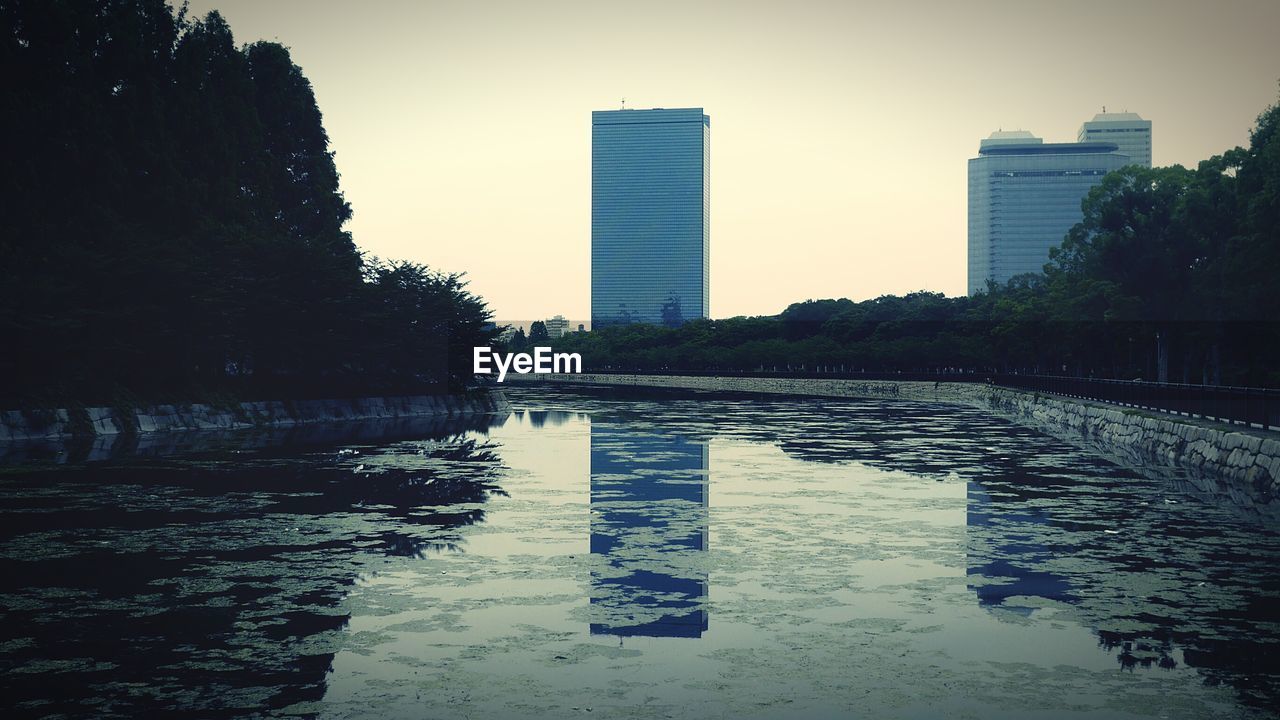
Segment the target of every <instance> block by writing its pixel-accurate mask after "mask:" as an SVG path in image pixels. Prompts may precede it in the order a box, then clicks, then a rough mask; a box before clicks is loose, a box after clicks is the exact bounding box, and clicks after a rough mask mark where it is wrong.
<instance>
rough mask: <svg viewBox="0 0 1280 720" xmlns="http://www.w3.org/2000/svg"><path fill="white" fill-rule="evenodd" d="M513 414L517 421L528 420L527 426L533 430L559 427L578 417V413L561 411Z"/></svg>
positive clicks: (519, 411) (524, 411)
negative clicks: (548, 426) (533, 428)
mask: <svg viewBox="0 0 1280 720" xmlns="http://www.w3.org/2000/svg"><path fill="white" fill-rule="evenodd" d="M513 414H514V415H515V416H516V418H517V419H521V418H526V417H527V418H529V424H530V425H532V426H533V427H535V428H540V427H544V426H546V425H551V426H553V427H556V426H560V425H563V424H565V423H566V422H568V421H570V420H572V419H574V418H576V417H577V416H578V413H572V412H565V411H563V410H516V411H515V412H514V413H513Z"/></svg>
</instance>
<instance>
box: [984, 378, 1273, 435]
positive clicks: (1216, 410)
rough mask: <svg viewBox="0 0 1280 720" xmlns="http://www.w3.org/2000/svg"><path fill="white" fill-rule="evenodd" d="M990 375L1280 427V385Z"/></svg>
mask: <svg viewBox="0 0 1280 720" xmlns="http://www.w3.org/2000/svg"><path fill="white" fill-rule="evenodd" d="M991 380H992V382H993V383H995V384H996V385H1000V386H1003V387H1012V388H1019V389H1022V390H1034V391H1037V392H1046V393H1052V394H1054V395H1063V396H1066V397H1073V398H1080V399H1082V400H1097V401H1100V402H1107V403H1114V404H1117V405H1127V406H1129V407H1134V408H1144V409H1147V410H1159V411H1162V412H1170V413H1177V414H1180V415H1186V416H1188V417H1202V418H1207V419H1212V420H1218V421H1220V422H1227V423H1241V424H1244V425H1256V426H1259V427H1261V428H1262V429H1263V430H1267V429H1269V428H1276V427H1280V390H1267V389H1263V388H1245V387H1230V386H1220V385H1181V384H1178V383H1158V382H1145V381H1142V380H1094V379H1090V378H1073V377H1059V376H1056V375H996V376H994V377H992V378H991Z"/></svg>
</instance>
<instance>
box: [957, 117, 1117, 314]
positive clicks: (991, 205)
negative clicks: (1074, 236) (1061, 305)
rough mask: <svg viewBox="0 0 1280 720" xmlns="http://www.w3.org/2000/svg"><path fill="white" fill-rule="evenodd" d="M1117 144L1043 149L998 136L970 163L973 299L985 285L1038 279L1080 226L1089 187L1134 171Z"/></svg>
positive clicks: (1017, 137) (1028, 139) (1023, 135)
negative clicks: (1026, 277) (1124, 169)
mask: <svg viewBox="0 0 1280 720" xmlns="http://www.w3.org/2000/svg"><path fill="white" fill-rule="evenodd" d="M1117 149H1118V148H1117V146H1116V144H1115V143H1102V142H1086V143H1046V142H1044V141H1042V140H1041V139H1040V138H1038V137H1035V136H1033V135H1032V134H1031V133H1028V132H1024V131H1017V132H996V133H992V134H991V137H989V138H987V139H986V140H983V141H982V143H981V144H980V146H979V148H978V157H976V158H972V159H970V160H969V294H970V295H973V294H974V293H977V292H982V291H984V290H986V288H987V281H988V280H994V281H996V282H997V283H1004V282H1007V281H1008V280H1009V278H1011V277H1013V276H1014V275H1021V274H1023V273H1038V272H1042V271H1043V270H1044V265H1045V263H1047V262H1048V261H1049V248H1052V247H1054V246H1056V245H1059V244H1061V243H1062V240H1063V238H1064V237H1066V234H1067V231H1068V230H1070V229H1071V226H1073V225H1075V224H1076V223H1078V222H1080V220H1081V219H1082V218H1083V213H1082V211H1081V208H1080V203H1081V201H1082V200H1083V199H1084V197H1085V195H1087V194H1088V193H1089V188H1092V187H1093V186H1094V185H1097V184H1098V183H1100V182H1102V178H1103V177H1104V176H1105V175H1106V174H1107V173H1109V172H1111V171H1112V170H1116V169H1118V168H1121V167H1123V166H1125V165H1128V164H1130V159H1129V157H1128V156H1127V155H1121V154H1120V153H1119V152H1117Z"/></svg>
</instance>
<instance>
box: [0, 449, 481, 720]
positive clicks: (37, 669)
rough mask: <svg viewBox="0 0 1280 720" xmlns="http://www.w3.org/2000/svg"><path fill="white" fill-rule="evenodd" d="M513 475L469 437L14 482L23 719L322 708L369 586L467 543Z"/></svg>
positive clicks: (3, 609) (11, 523)
mask: <svg viewBox="0 0 1280 720" xmlns="http://www.w3.org/2000/svg"><path fill="white" fill-rule="evenodd" d="M500 473H501V460H500V458H499V457H498V455H497V452H496V450H495V448H494V447H493V446H492V445H489V444H486V443H482V442H478V441H476V440H475V439H472V438H469V437H461V436H454V437H451V438H443V439H440V440H436V441H411V442H402V443H398V444H393V445H389V446H383V447H376V446H365V447H360V448H358V449H349V450H346V451H343V452H342V453H340V454H336V455H335V453H334V452H333V451H327V452H323V453H321V452H313V453H311V454H306V455H300V456H299V455H296V454H295V455H292V456H290V455H287V454H284V455H282V454H278V453H271V452H264V453H247V454H241V455H234V456H221V457H213V456H204V457H200V458H195V459H187V460H182V461H174V460H170V461H154V460H150V461H146V462H137V461H135V462H133V463H132V464H130V465H114V464H112V465H93V466H88V467H86V468H83V469H79V470H77V471H74V472H67V471H49V470H45V471H39V472H32V473H23V474H9V475H6V476H4V477H3V478H2V479H0V488H2V489H3V492H0V549H2V550H3V553H2V554H0V598H3V602H2V603H0V621H2V622H3V627H4V630H0V647H3V648H4V654H3V659H2V660H0V671H3V672H2V675H3V678H4V679H3V680H0V692H3V693H4V695H5V704H6V705H7V706H9V707H10V708H14V709H15V712H12V713H10V714H9V715H8V716H9V717H15V716H24V715H38V716H44V715H56V714H67V715H81V716H84V715H88V716H103V715H117V716H141V715H145V714H157V713H156V710H157V709H163V710H162V711H161V712H159V713H158V714H160V715H164V716H171V715H192V716H199V717H219V716H222V717H235V716H242V715H244V714H245V713H246V712H249V711H250V710H252V711H254V712H260V711H261V710H262V709H263V708H267V709H272V710H280V709H283V708H286V707H290V706H294V705H296V704H298V703H305V702H311V701H319V700H320V699H321V698H322V697H323V695H324V692H325V676H326V673H327V672H328V669H329V667H330V665H331V662H332V660H333V656H334V652H335V651H336V649H337V642H338V637H339V632H338V631H340V630H341V629H342V628H344V627H345V626H346V623H347V621H348V619H349V617H350V615H349V612H348V611H346V610H344V609H343V608H342V603H343V601H344V598H345V597H346V595H347V593H348V589H349V587H350V586H351V585H352V583H353V582H354V581H355V578H357V577H358V576H360V575H361V574H364V573H368V572H370V571H372V570H374V569H376V568H377V567H378V566H379V565H381V564H382V563H385V562H387V560H388V558H387V556H388V555H399V556H421V555H422V554H424V553H425V552H427V551H430V550H441V549H449V548H452V547H454V546H456V544H457V542H458V536H457V534H456V531H457V530H458V529H459V528H461V527H463V526H466V525H470V524H473V523H477V522H481V521H483V519H484V510H483V507H482V506H483V503H484V502H485V501H486V500H487V498H488V497H489V496H490V495H491V494H493V493H501V492H502V490H501V489H500V488H499V486H498V480H499V479H500ZM303 714H306V713H303Z"/></svg>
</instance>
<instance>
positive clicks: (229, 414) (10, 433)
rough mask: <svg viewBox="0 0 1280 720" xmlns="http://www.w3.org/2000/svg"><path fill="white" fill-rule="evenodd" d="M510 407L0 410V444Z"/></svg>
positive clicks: (460, 399) (492, 398) (409, 403)
mask: <svg viewBox="0 0 1280 720" xmlns="http://www.w3.org/2000/svg"><path fill="white" fill-rule="evenodd" d="M510 410H511V406H510V404H509V403H508V402H507V398H506V396H505V395H503V394H502V392H500V391H492V392H477V393H472V394H468V395H439V396H431V395H421V396H406V397H377V398H355V399H350V400H296V401H290V400H283V401H281V400H271V401H262V402H246V403H240V404H238V405H234V406H231V407H214V406H212V405H203V404H198V403H193V404H190V405H154V406H151V407H146V408H139V409H136V410H132V409H131V410H119V409H116V408H110V407H90V408H84V410H83V413H81V412H80V411H69V410H67V409H65V408H62V409H58V410H47V411H35V412H30V411H28V412H24V411H19V410H9V411H0V443H3V442H6V441H10V442H12V441H24V440H37V439H51V438H62V437H69V436H71V435H118V434H121V433H127V432H140V433H152V432H174V431H182V430H236V429H242V428H253V427H263V426H291V425H299V424H307V423H332V422H345V421H350V420H362V421H367V420H389V419H396V418H409V417H435V416H438V417H451V416H462V415H472V414H495V413H498V414H505V413H508V412H510Z"/></svg>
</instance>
